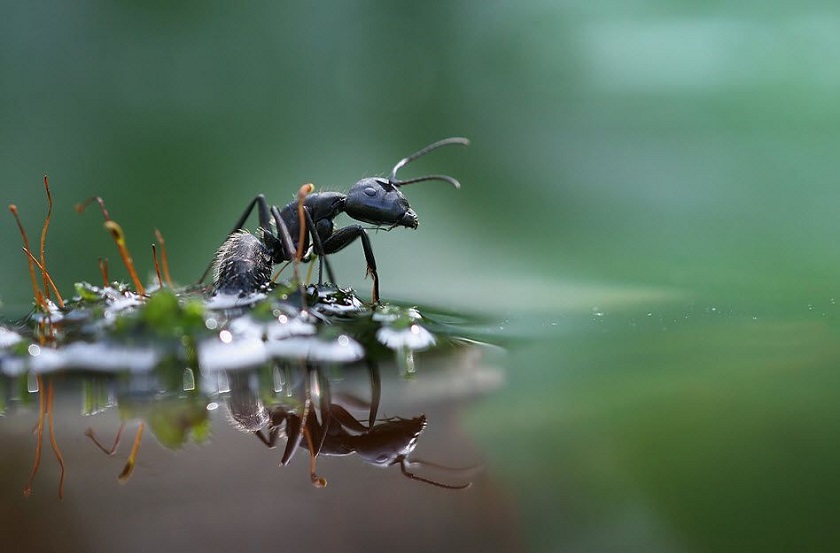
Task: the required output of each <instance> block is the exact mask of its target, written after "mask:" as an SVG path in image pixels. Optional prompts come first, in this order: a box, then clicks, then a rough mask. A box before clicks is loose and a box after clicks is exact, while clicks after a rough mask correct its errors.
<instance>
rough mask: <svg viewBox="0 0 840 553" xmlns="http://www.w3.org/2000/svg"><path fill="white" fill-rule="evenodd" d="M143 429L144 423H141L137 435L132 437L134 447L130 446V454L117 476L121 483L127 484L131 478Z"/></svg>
mask: <svg viewBox="0 0 840 553" xmlns="http://www.w3.org/2000/svg"><path fill="white" fill-rule="evenodd" d="M145 428H146V423H144V422H141V423H140V428H138V429H137V434H136V435H135V436H134V445H132V446H131V453H130V454H129V455H128V460H127V461H126V462H125V468H123V470H122V472H121V473H120V475H119V476H117V480H119V481H120V482H122V483H125V482H127V481H128V479H129V478H130V477H131V473H132V472H134V464H135V462H136V461H137V452H138V451H139V450H140V442H141V441H142V440H143V430H144V429H145Z"/></svg>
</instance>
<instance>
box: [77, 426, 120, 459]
mask: <svg viewBox="0 0 840 553" xmlns="http://www.w3.org/2000/svg"><path fill="white" fill-rule="evenodd" d="M123 430H125V423H122V424H121V425H120V429H119V430H117V437H116V438H114V445H112V446H111V449H108V448H106V447H105V446H104V445H102V443H101V442H100V441H99V440H97V439H96V435H95V434H94V433H93V428H90V427H88V429H87V430H85V436H87V437H88V438H90V439H91V440H93V443H95V444H96V447H98V448H99V449H101V450H102V451H104V452H105V454H106V455H108V456H111V455H113V454H114V452H115V451H116V450H117V446H118V445H120V438H121V437H122V433H123Z"/></svg>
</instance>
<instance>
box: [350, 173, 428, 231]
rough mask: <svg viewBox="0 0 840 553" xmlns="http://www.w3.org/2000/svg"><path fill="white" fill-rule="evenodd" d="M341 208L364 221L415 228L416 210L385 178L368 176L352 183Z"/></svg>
mask: <svg viewBox="0 0 840 553" xmlns="http://www.w3.org/2000/svg"><path fill="white" fill-rule="evenodd" d="M344 210H345V211H346V212H347V215H349V216H350V217H352V218H354V219H357V220H359V221H364V222H365V223H371V224H374V225H391V226H402V227H408V228H417V223H418V221H417V214H416V213H414V210H413V209H411V207H410V206H409V205H408V200H407V199H406V198H405V196H403V193H402V192H400V191H399V189H397V187H396V186H393V185H392V184H391V183H390V182H388V181H387V180H385V179H380V178H367V179H362V180H360V181H359V182H357V183H356V184H354V185H353V187H352V188H351V189H350V191H349V192H348V193H347V199H346V200H345V201H344Z"/></svg>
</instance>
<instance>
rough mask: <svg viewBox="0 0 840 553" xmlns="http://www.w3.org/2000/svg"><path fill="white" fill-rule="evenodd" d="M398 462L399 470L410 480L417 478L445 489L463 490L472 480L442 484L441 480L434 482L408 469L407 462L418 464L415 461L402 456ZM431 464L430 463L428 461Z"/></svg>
mask: <svg viewBox="0 0 840 553" xmlns="http://www.w3.org/2000/svg"><path fill="white" fill-rule="evenodd" d="M399 463H400V471H402V473H403V476H405V477H406V478H411V479H412V480H417V481H419V482H423V483H424V484H431V485H432V486H435V487H438V488H443V489H445V490H465V489H467V488H469V487H470V486H472V482H467V483H466V484H444V483H443V482H436V481H435V480H430V479H428V478H423V477H422V476H417V475H416V474H414V473H413V472H409V471H408V466H407V465H409V464H418V462H417V461H409V460H408V459H406V458H405V457H402V458H401V459H400V460H399ZM429 464H431V463H429Z"/></svg>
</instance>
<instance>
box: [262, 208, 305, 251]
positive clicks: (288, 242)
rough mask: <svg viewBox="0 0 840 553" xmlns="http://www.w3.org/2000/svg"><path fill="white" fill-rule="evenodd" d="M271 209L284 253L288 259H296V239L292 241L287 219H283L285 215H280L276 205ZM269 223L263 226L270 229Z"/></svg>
mask: <svg viewBox="0 0 840 553" xmlns="http://www.w3.org/2000/svg"><path fill="white" fill-rule="evenodd" d="M270 211H271V217H272V218H273V219H274V225H275V226H276V227H277V238H278V239H279V240H280V243H281V244H282V246H283V255H285V256H286V259H288V260H290V261H294V259H295V254H296V253H297V250H296V248H295V243H294V241H292V235H291V233H290V232H289V226H288V225H287V224H286V221H284V220H283V217H282V216H281V215H280V210H279V209H277V206H276V205H273V206H271V208H270ZM268 225H269V223H266V226H265V227H263V228H264V229H268V228H269V226H268ZM272 238H274V237H272Z"/></svg>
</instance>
